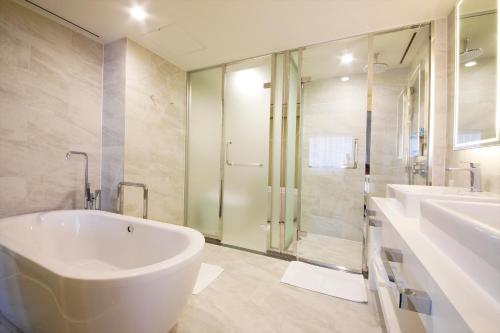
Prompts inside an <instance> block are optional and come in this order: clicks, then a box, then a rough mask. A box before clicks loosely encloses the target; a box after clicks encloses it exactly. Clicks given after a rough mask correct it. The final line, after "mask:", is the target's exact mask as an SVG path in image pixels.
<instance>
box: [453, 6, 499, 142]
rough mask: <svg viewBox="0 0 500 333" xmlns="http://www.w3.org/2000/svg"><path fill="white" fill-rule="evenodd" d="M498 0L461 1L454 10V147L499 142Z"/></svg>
mask: <svg viewBox="0 0 500 333" xmlns="http://www.w3.org/2000/svg"><path fill="white" fill-rule="evenodd" d="M497 2H498V0H460V1H458V3H457V10H456V13H455V96H454V99H455V100H454V124H453V125H454V126H453V149H455V150H458V149H468V148H477V147H482V146H488V145H496V144H500V133H499V132H500V111H499V106H498V104H499V92H498V91H499V87H498V77H499V76H498V69H499V65H498V60H497V59H498V58H497V53H498V52H497V51H498V43H497V26H498V24H497Z"/></svg>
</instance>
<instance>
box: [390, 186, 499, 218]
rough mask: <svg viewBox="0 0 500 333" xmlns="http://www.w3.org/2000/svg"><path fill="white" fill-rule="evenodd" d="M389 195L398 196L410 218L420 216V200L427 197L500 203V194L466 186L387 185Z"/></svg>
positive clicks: (404, 211) (406, 214)
mask: <svg viewBox="0 0 500 333" xmlns="http://www.w3.org/2000/svg"><path fill="white" fill-rule="evenodd" d="M387 197H393V198H396V200H397V201H398V202H399V204H400V205H401V208H402V209H403V213H404V215H405V216H406V217H409V218H418V217H420V202H421V201H422V200H425V199H443V200H455V201H478V202H497V203H500V195H498V194H496V193H491V192H471V191H470V190H469V189H468V188H465V187H445V186H421V185H399V184H389V185H387Z"/></svg>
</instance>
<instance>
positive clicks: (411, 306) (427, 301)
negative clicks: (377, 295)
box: [380, 247, 432, 315]
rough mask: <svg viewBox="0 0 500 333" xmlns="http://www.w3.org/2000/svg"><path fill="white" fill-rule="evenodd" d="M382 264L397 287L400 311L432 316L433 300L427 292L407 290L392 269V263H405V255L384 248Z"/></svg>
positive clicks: (381, 253)
mask: <svg viewBox="0 0 500 333" xmlns="http://www.w3.org/2000/svg"><path fill="white" fill-rule="evenodd" d="M380 256H381V257H382V263H383V265H384V268H385V271H386V273H387V278H388V279H389V281H391V282H393V283H394V284H395V285H396V288H397V289H398V293H399V299H398V306H399V308H400V309H403V310H409V311H414V312H419V313H424V314H427V315H430V314H431V312H432V300H431V298H430V297H429V295H428V294H427V293H426V292H425V291H421V290H414V289H410V288H405V287H402V286H401V285H400V282H399V281H400V280H398V279H397V278H396V275H395V274H394V271H393V270H392V267H391V264H390V263H391V262H394V263H403V253H402V252H401V251H400V250H398V249H390V248H386V247H382V248H381V249H380Z"/></svg>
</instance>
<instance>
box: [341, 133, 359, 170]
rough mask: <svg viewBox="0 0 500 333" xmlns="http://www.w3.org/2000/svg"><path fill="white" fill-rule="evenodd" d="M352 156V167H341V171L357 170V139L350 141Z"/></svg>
mask: <svg viewBox="0 0 500 333" xmlns="http://www.w3.org/2000/svg"><path fill="white" fill-rule="evenodd" d="M352 155H353V161H352V165H343V166H342V169H357V168H358V139H357V138H354V139H353V140H352Z"/></svg>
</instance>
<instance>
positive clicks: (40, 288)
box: [0, 210, 205, 333]
mask: <svg viewBox="0 0 500 333" xmlns="http://www.w3.org/2000/svg"><path fill="white" fill-rule="evenodd" d="M204 242H205V241H204V238H203V236H202V235H201V234H200V233H199V232H197V231H195V230H193V229H189V228H185V227H181V226H175V225H169V224H165V223H160V222H153V221H149V220H142V219H138V218H133V217H127V216H123V215H117V214H112V213H105V212H100V211H83V210H73V211H54V212H47V213H35V214H27V215H20V216H15V217H9V218H4V219H0V311H1V312H2V314H3V315H4V316H5V317H7V319H9V320H10V321H11V322H12V323H14V324H15V325H16V326H18V327H19V328H20V329H21V330H22V331H24V332H36V333H45V332H47V333H58V332H91V333H100V332H106V333H115V332H116V333H126V332H131V333H132V332H133V333H156V332H158V333H160V332H161V333H167V332H168V331H169V330H170V329H171V328H172V327H173V326H174V325H175V323H176V321H177V319H178V316H179V315H180V313H181V311H182V308H183V306H184V305H185V304H186V302H187V300H188V297H189V295H190V294H191V292H192V289H193V286H194V283H195V280H196V277H197V274H198V270H199V267H200V252H201V250H202V248H203V245H204Z"/></svg>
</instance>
